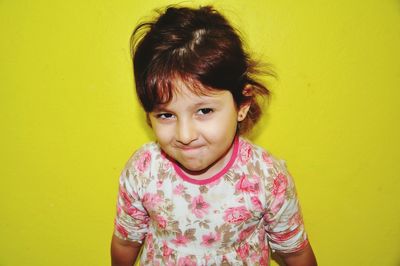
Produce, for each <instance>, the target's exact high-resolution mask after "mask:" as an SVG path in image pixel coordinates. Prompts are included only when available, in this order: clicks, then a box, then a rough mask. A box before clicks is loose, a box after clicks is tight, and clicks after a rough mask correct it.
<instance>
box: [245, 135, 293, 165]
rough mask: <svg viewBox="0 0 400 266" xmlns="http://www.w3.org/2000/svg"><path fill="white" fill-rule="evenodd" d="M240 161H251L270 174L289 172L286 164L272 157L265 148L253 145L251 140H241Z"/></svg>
mask: <svg viewBox="0 0 400 266" xmlns="http://www.w3.org/2000/svg"><path fill="white" fill-rule="evenodd" d="M238 154H239V160H240V161H242V162H244V161H247V160H249V161H250V162H252V163H256V164H257V165H259V166H260V167H262V168H264V169H267V170H268V172H269V173H276V172H287V170H286V162H285V161H284V160H282V159H279V158H277V157H275V156H274V155H272V154H271V153H270V152H269V151H268V150H266V149H265V148H263V147H261V146H259V145H256V144H254V143H252V142H251V141H250V140H248V139H246V138H243V137H240V138H239V152H238Z"/></svg>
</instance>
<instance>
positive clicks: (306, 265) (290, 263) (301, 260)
mask: <svg viewBox="0 0 400 266" xmlns="http://www.w3.org/2000/svg"><path fill="white" fill-rule="evenodd" d="M278 256H279V257H280V258H281V259H282V260H283V262H284V263H285V265H286V266H317V260H316V259H315V255H314V252H313V250H312V247H311V245H310V243H308V245H307V246H305V247H304V248H303V249H302V250H300V251H297V252H294V253H278Z"/></svg>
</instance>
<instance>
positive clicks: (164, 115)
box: [156, 113, 174, 119]
mask: <svg viewBox="0 0 400 266" xmlns="http://www.w3.org/2000/svg"><path fill="white" fill-rule="evenodd" d="M173 116H174V115H173V114H171V113H161V114H157V115H156V117H157V118H158V119H171V118H172V117H173Z"/></svg>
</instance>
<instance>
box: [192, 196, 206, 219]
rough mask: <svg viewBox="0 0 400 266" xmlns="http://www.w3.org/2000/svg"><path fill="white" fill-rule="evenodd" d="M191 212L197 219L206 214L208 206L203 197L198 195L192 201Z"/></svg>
mask: <svg viewBox="0 0 400 266" xmlns="http://www.w3.org/2000/svg"><path fill="white" fill-rule="evenodd" d="M191 206H192V212H193V213H194V215H195V216H196V217H197V218H202V217H203V216H204V215H206V214H207V213H208V209H209V208H210V204H208V203H207V202H205V201H204V199H203V196H202V195H199V196H197V197H194V198H193V200H192V205H191Z"/></svg>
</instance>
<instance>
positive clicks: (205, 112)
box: [156, 108, 214, 120]
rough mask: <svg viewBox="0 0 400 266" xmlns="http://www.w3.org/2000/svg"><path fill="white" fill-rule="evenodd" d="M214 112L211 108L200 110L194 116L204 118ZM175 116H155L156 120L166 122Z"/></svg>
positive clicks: (168, 114)
mask: <svg viewBox="0 0 400 266" xmlns="http://www.w3.org/2000/svg"><path fill="white" fill-rule="evenodd" d="M213 112H214V109H212V108H201V109H199V110H197V112H196V114H197V115H200V116H205V115H210V114H211V113H213ZM174 116H175V115H173V114H171V113H160V114H157V115H156V118H157V119H162V120H167V119H172V118H173V117H174Z"/></svg>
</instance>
